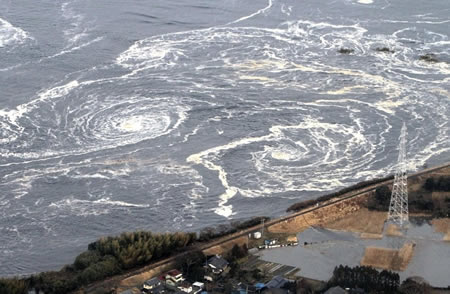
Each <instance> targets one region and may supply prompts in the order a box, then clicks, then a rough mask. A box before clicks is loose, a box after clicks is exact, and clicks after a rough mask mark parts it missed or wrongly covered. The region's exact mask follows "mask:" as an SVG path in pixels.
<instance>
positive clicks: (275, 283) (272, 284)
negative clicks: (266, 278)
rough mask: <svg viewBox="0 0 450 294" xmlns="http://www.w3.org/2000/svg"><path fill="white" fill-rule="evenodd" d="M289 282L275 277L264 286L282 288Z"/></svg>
mask: <svg viewBox="0 0 450 294" xmlns="http://www.w3.org/2000/svg"><path fill="white" fill-rule="evenodd" d="M288 282H290V280H288V279H285V278H283V277H282V276H275V277H273V279H272V280H270V282H268V283H267V284H266V287H267V288H269V289H271V288H278V289H280V288H282V287H283V286H284V285H285V284H286V283H288Z"/></svg>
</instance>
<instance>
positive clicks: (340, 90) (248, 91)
mask: <svg viewBox="0 0 450 294" xmlns="http://www.w3.org/2000/svg"><path fill="white" fill-rule="evenodd" d="M126 2H127V6H126V7H124V6H123V5H125V4H123V3H110V2H108V3H106V2H103V1H98V2H96V4H95V5H94V4H92V3H90V2H89V1H85V0H74V1H69V2H65V3H59V4H58V5H56V6H55V5H53V6H52V7H57V10H56V11H57V13H59V16H58V17H57V18H55V20H54V21H59V22H61V23H62V24H63V25H61V29H60V31H58V34H59V36H60V39H58V40H57V41H54V43H51V41H49V40H48V39H47V38H46V36H45V35H40V34H39V33H38V31H39V30H38V29H36V30H35V31H33V34H32V35H33V38H34V41H33V42H30V44H28V46H23V44H27V42H28V40H27V41H25V43H22V45H21V46H22V48H20V47H21V46H18V47H19V49H14V50H12V51H10V52H8V54H9V55H8V56H13V57H14V62H10V63H8V62H9V61H8V62H5V64H4V65H3V64H0V69H2V68H3V71H1V70H0V86H2V87H4V88H5V89H6V91H5V94H4V98H3V99H1V100H0V106H1V108H0V154H1V155H0V168H1V172H0V175H1V182H0V187H1V189H2V191H4V193H2V194H1V195H0V264H2V265H4V266H3V267H2V269H1V270H0V274H3V275H12V274H17V273H30V272H34V271H40V270H47V269H55V268H57V267H59V266H61V265H62V264H64V263H67V262H70V261H71V260H72V259H73V257H74V256H75V255H76V254H77V253H79V252H80V251H81V250H82V249H84V248H85V246H86V244H87V243H89V242H91V241H93V240H95V239H96V238H98V237H99V236H102V235H108V234H116V233H120V232H122V231H126V230H135V229H150V230H156V231H173V230H187V229H192V230H197V229H200V228H202V227H204V226H206V225H216V224H221V223H224V222H227V221H228V220H229V219H232V218H233V219H240V218H246V217H249V216H253V215H269V216H278V215H280V214H282V213H283V212H284V210H285V208H286V207H287V206H288V205H289V204H291V203H293V202H295V201H298V200H301V199H310V198H313V197H317V196H318V195H320V194H322V193H326V192H330V191H334V190H336V189H339V188H341V187H344V186H346V185H349V184H353V183H356V182H358V181H361V180H366V179H370V178H373V177H378V176H385V175H386V174H388V173H390V172H392V170H393V168H394V164H395V161H396V158H397V149H396V148H397V143H398V142H397V139H398V135H399V131H400V127H401V125H402V123H403V122H404V121H405V122H407V125H408V158H409V160H410V170H417V169H419V168H421V167H422V166H423V165H425V164H429V165H433V164H439V163H442V162H443V161H448V159H449V156H450V140H449V115H448V114H449V113H450V94H449V81H450V80H449V79H450V78H449V73H450V68H449V61H450V57H449V54H450V52H449V46H448V44H449V40H448V32H447V30H446V28H447V27H448V23H449V21H450V20H449V19H448V15H447V14H445V13H443V11H445V8H446V7H447V9H448V5H447V4H446V2H445V1H436V3H434V4H433V5H434V6H430V5H429V4H423V7H422V6H421V8H420V9H419V8H414V7H409V8H408V9H410V10H411V11H410V13H409V14H408V15H409V16H404V14H403V13H402V14H399V13H398V11H403V10H404V9H406V8H405V7H404V5H406V4H402V3H387V2H385V1H383V3H381V1H376V0H374V1H366V0H364V1H362V0H361V1H356V0H355V1H353V0H342V1H335V2H333V3H329V4H326V5H325V4H324V3H317V1H313V0H311V1H309V0H308V1H306V2H305V3H302V5H301V6H299V4H298V3H297V2H295V1H290V0H280V1H275V0H273V1H272V0H269V1H262V0H261V1H242V4H241V6H236V5H233V4H231V3H228V2H226V3H221V4H218V3H216V4H211V6H207V7H203V6H202V5H200V4H199V3H197V4H199V5H200V6H199V5H193V4H192V3H190V2H189V1H179V3H176V4H174V3H167V2H166V1H154V2H152V3H153V4H152V5H153V6H152V5H150V4H142V5H144V6H145V7H142V6H139V5H137V4H135V3H134V4H132V3H128V1H126ZM194 2H200V1H194ZM146 5H150V7H147V6H146ZM446 5H447V6H446ZM409 6H410V5H409ZM105 7H107V8H108V9H107V11H108V12H109V13H108V14H107V15H105V14H104V11H105ZM200 7H203V8H200ZM147 8H148V9H147ZM146 9H147V10H146ZM178 10H182V11H189V12H190V13H186V14H182V15H175V14H171V13H168V11H178ZM422 10H425V11H426V12H425V13H423V11H422ZM55 13H56V12H55ZM361 15H362V16H364V18H363V19H364V20H361V19H362V18H361ZM212 16H214V17H212ZM124 20H127V21H124ZM203 20H204V22H203ZM46 25H47V24H46ZM3 26H4V25H3ZM29 27H32V26H29ZM8 30H11V29H10V28H8ZM16 31H17V29H16ZM17 32H18V34H19V35H20V31H17ZM1 33H2V31H1V30H0V34H1ZM8 34H11V33H9V32H8ZM19 35H18V36H19ZM4 36H5V34H3V37H0V38H4ZM8 38H9V37H8ZM10 39H11V38H10ZM0 40H1V39H0ZM46 42H47V43H48V42H50V43H49V45H48V44H47V43H46ZM33 46H37V47H38V49H36V48H34V47H33ZM45 46H49V47H50V48H51V50H50V49H49V50H48V51H45V50H43V49H42V48H45ZM13 47H14V46H13ZM16 47H17V46H16ZM381 47H387V48H389V49H391V50H392V51H393V52H390V53H387V52H379V51H377V50H375V49H376V48H381ZM5 48H6V47H5ZM11 48H12V47H11ZM340 48H351V49H353V50H354V51H353V53H352V54H349V55H343V54H340V53H338V52H337V51H338V50H339V49H340ZM3 49H4V48H3ZM3 49H2V48H0V51H1V50H3ZM35 50H37V51H35ZM39 50H41V51H39ZM24 52H28V53H27V54H28V55H25V57H26V58H25V59H26V62H21V60H22V54H24ZM36 52H40V53H41V52H47V54H36ZM425 53H434V54H435V55H436V56H437V58H438V59H439V60H440V61H441V62H438V63H428V62H425V61H423V60H420V59H419V56H420V55H423V54H425ZM36 55H38V56H36ZM41 55H42V56H41ZM72 59H73V60H75V61H76V62H73V61H72ZM0 60H1V58H0ZM10 64H13V66H12V67H8V66H9V65H10ZM14 64H15V65H14ZM41 68H44V69H45V71H48V72H49V74H48V75H46V74H44V73H42V69H41ZM24 69H26V70H24ZM27 70H29V74H27V73H26V72H27ZM35 73H40V75H36V74H35ZM15 75H18V76H19V77H23V78H24V79H23V80H26V79H25V78H27V80H30V83H31V84H30V85H29V86H28V85H27V87H24V86H23V84H22V83H20V79H12V78H10V77H11V76H14V77H15ZM16 93H20V95H17V94H16ZM27 93H31V94H30V95H28V96H27ZM45 244H51V245H50V246H44V245H45ZM55 254H57V255H58V256H60V257H61V258H60V259H58V260H51V259H50V258H49V257H51V256H54V255H55Z"/></svg>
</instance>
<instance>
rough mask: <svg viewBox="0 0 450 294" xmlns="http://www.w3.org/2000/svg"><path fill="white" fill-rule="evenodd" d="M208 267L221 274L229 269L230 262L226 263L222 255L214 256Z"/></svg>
mask: <svg viewBox="0 0 450 294" xmlns="http://www.w3.org/2000/svg"><path fill="white" fill-rule="evenodd" d="M206 266H207V267H208V268H209V269H210V270H211V271H212V272H213V273H214V274H220V273H222V272H223V271H224V270H225V269H226V268H227V267H228V261H226V260H225V259H224V258H223V257H221V256H220V255H214V256H213V257H211V258H210V259H208V261H207V263H206Z"/></svg>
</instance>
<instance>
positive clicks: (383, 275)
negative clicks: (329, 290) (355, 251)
mask: <svg viewBox="0 0 450 294" xmlns="http://www.w3.org/2000/svg"><path fill="white" fill-rule="evenodd" d="M399 285H400V276H399V275H398V274H397V273H395V272H391V271H387V270H383V271H381V272H379V271H377V270H376V269H374V268H372V267H369V266H356V267H353V268H352V267H349V266H342V265H340V266H338V267H336V268H335V269H334V271H333V277H332V278H331V279H330V281H329V286H330V287H333V286H340V287H343V288H361V289H364V290H366V291H367V292H370V293H373V292H374V291H375V292H378V293H396V291H397V288H398V287H399Z"/></svg>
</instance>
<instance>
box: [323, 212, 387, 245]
mask: <svg viewBox="0 0 450 294" xmlns="http://www.w3.org/2000/svg"><path fill="white" fill-rule="evenodd" d="M386 218H387V213H386V212H381V211H369V210H368V209H367V208H361V209H359V210H357V211H355V212H354V213H352V214H349V215H346V216H344V217H343V218H339V219H337V220H334V221H331V222H329V223H326V224H324V225H323V227H325V228H327V229H333V230H342V231H349V232H356V233H361V237H362V238H369V239H372V238H379V237H380V236H381V234H382V233H383V226H384V222H385V221H386Z"/></svg>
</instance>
